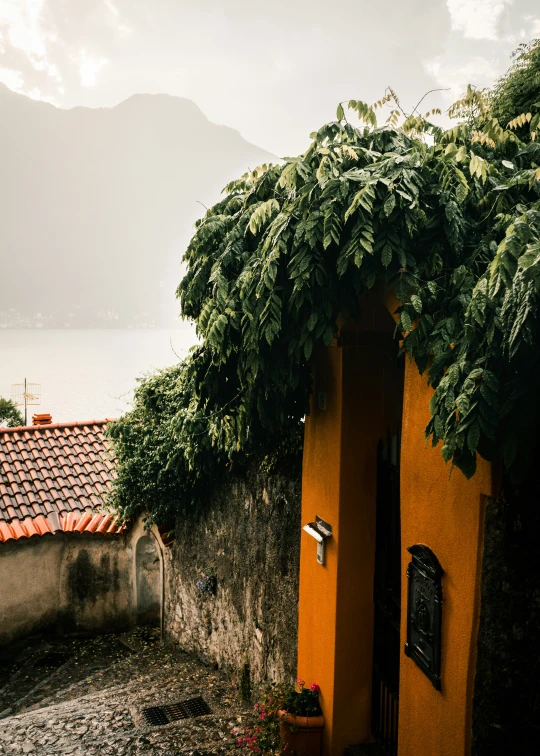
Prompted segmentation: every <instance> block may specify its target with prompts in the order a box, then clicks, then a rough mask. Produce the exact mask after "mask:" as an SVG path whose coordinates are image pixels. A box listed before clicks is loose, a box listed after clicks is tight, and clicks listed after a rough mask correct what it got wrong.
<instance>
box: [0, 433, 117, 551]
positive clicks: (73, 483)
mask: <svg viewBox="0 0 540 756" xmlns="http://www.w3.org/2000/svg"><path fill="white" fill-rule="evenodd" d="M107 422H108V421H107V420H103V421H98V420H91V421H89V422H80V423H78V422H77V423H56V424H49V425H32V426H28V427H22V428H0V543H3V542H6V541H10V540H17V539H19V538H33V537H34V536H43V535H46V534H53V533H57V532H62V531H64V532H68V531H74V532H78V533H83V532H87V533H102V534H107V535H114V534H117V533H119V532H121V531H122V530H123V526H120V525H119V524H118V522H117V521H116V520H115V518H114V517H113V516H112V515H111V514H109V513H108V512H106V511H104V509H103V505H104V502H105V498H106V494H107V492H108V491H109V488H110V485H111V482H112V480H113V479H114V477H115V472H114V459H113V458H112V456H111V452H110V448H109V446H108V443H107V439H106V438H105V435H104V433H103V430H104V428H105V425H106V424H107Z"/></svg>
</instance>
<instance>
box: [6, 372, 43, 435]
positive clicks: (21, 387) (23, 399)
mask: <svg viewBox="0 0 540 756" xmlns="http://www.w3.org/2000/svg"><path fill="white" fill-rule="evenodd" d="M11 401H12V402H13V404H14V405H15V406H16V407H24V424H25V425H28V409H27V408H28V407H32V406H35V407H37V406H38V405H40V404H41V383H29V382H28V381H27V380H26V378H25V379H24V383H13V384H12V385H11Z"/></svg>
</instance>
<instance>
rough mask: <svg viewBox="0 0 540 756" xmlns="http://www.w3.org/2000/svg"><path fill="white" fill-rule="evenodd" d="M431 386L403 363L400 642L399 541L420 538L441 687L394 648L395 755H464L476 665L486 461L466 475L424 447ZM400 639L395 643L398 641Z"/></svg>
mask: <svg viewBox="0 0 540 756" xmlns="http://www.w3.org/2000/svg"><path fill="white" fill-rule="evenodd" d="M431 394H432V390H431V389H430V388H429V386H428V385H427V381H426V378H425V376H420V375H419V374H418V370H417V369H416V366H415V365H414V364H411V363H408V364H407V367H406V378H405V393H404V408H403V426H402V441H401V544H402V555H403V556H402V600H401V608H402V621H401V629H402V641H403V643H404V641H405V627H406V624H405V623H406V611H407V579H406V577H405V572H406V569H407V565H408V563H409V561H410V554H409V553H408V552H407V551H406V547H407V546H412V545H413V544H415V543H423V544H426V545H427V546H429V547H430V548H431V549H432V550H433V551H434V552H435V554H436V555H437V557H438V559H439V561H440V563H441V566H442V567H443V569H444V571H445V574H444V576H443V583H442V585H443V610H442V617H443V620H442V668H441V679H442V690H441V691H440V692H439V691H436V690H435V689H434V688H433V686H432V685H431V683H430V681H429V680H428V679H427V677H426V676H425V675H424V674H422V672H421V671H420V670H419V669H418V667H417V666H416V665H415V663H414V662H413V661H412V660H411V659H409V658H408V657H407V656H405V654H403V653H402V655H401V670H400V696H399V707H400V708H399V756H466V755H467V754H468V753H469V752H470V732H471V704H472V694H473V682H474V673H475V666H476V658H475V653H476V635H477V622H478V616H479V604H480V599H479V597H480V570H481V557H482V546H483V520H484V500H485V495H491V494H494V493H496V492H495V491H494V489H493V483H492V475H491V465H489V464H488V463H487V462H485V461H484V460H479V463H478V469H477V472H476V474H475V475H474V477H473V478H472V479H471V480H467V479H466V478H465V477H464V475H462V473H461V472H459V470H454V471H453V473H452V475H451V476H449V473H450V467H449V466H448V465H446V464H445V463H444V461H443V459H442V457H441V452H440V448H439V447H438V448H435V449H433V448H432V447H431V445H429V446H426V441H425V438H424V428H425V426H426V424H427V422H428V420H429V400H430V398H431ZM403 643H402V645H403Z"/></svg>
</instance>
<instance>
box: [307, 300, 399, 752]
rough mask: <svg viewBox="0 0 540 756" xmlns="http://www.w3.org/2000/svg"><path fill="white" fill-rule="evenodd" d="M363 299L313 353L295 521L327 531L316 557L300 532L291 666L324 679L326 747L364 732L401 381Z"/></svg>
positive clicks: (378, 310)
mask: <svg viewBox="0 0 540 756" xmlns="http://www.w3.org/2000/svg"><path fill="white" fill-rule="evenodd" d="M363 305H364V309H365V323H366V326H365V328H366V330H363V329H353V328H347V327H344V328H343V329H342V331H341V334H340V340H339V343H337V342H336V343H335V344H334V345H333V346H331V347H329V348H328V349H322V350H320V351H318V352H317V354H316V356H315V360H314V365H313V372H314V381H315V382H314V392H313V400H312V405H311V412H310V416H309V417H308V418H307V419H306V430H305V441H304V461H303V479H302V491H303V493H302V524H305V523H306V522H310V521H313V520H314V519H315V516H316V515H318V516H319V517H321V518H322V519H323V520H326V521H327V522H329V523H330V524H331V525H332V527H333V534H332V538H331V539H329V540H328V541H327V546H326V563H325V565H324V566H321V565H320V564H318V563H317V560H316V542H315V540H314V539H313V538H311V537H310V536H309V535H308V534H307V533H305V532H302V537H301V538H302V540H301V560H300V604H299V606H300V612H299V630H298V634H299V639H298V675H299V677H300V678H302V679H304V680H305V681H306V683H307V684H310V683H311V682H312V681H315V682H317V683H318V684H319V685H320V687H321V704H322V707H323V712H324V716H325V730H324V750H325V754H330V755H331V756H333V755H334V754H335V755H336V756H337V754H341V753H343V750H344V748H345V747H346V746H347V745H349V744H352V743H358V742H362V741H366V740H369V739H370V732H371V726H370V722H371V680H372V650H373V574H374V564H375V519H376V518H375V515H376V460H377V444H378V441H379V440H380V439H385V438H386V434H387V430H388V429H391V430H392V431H393V432H395V430H396V424H397V418H398V417H399V411H400V404H401V392H402V385H403V373H402V371H401V370H398V368H397V366H396V350H395V345H394V344H393V340H392V331H393V323H392V320H391V318H390V317H389V315H388V312H387V311H386V310H385V308H384V307H383V306H382V305H381V304H380V303H379V302H378V301H376V300H374V301H370V300H368V298H366V299H365V300H364V302H363ZM367 329H370V330H367ZM371 329H372V330H371ZM321 392H322V393H324V395H325V402H323V403H322V404H321V402H320V399H319V397H320V394H321Z"/></svg>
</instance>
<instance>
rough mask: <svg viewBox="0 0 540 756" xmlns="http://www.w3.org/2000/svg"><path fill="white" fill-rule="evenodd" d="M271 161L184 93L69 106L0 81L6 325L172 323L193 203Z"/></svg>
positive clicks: (0, 277) (0, 249)
mask: <svg viewBox="0 0 540 756" xmlns="http://www.w3.org/2000/svg"><path fill="white" fill-rule="evenodd" d="M275 160H276V158H275V156H273V155H271V154H270V153H268V152H266V151H264V150H262V149H260V148H258V147H256V146H255V145H253V144H250V143H249V142H247V141H246V140H244V139H243V138H242V136H241V135H240V134H239V133H238V132H237V131H235V130H233V129H231V128H228V127H226V126H219V125H216V124H214V123H211V122H210V121H209V120H208V119H207V118H206V116H205V115H204V114H203V113H202V111H201V110H200V109H199V107H198V106H197V105H196V104H195V103H194V102H192V101H191V100H187V99H184V98H180V97H172V96H170V95H145V94H142V95H133V96H132V97H130V98H129V99H127V100H124V101H123V102H121V103H120V104H119V105H116V106H115V107H112V108H96V109H93V108H83V107H76V108H72V109H70V110H62V109H59V108H56V107H54V106H53V105H50V104H48V103H44V102H39V101H36V100H32V99H30V98H28V97H25V96H23V95H20V94H16V93H15V92H12V91H11V90H10V89H8V88H7V87H6V86H5V85H3V84H0V259H1V267H0V327H2V326H3V327H35V326H38V327H39V326H42V327H43V326H44V327H47V326H51V327H67V326H70V327H79V328H80V327H116V328H118V327H152V326H161V327H163V326H170V325H173V324H174V320H175V317H176V316H177V315H178V309H179V308H178V304H177V303H176V302H175V300H174V290H175V288H176V286H177V284H178V282H179V279H180V275H181V272H180V260H181V256H182V253H183V251H184V249H185V246H186V244H187V242H188V241H189V238H190V236H191V234H192V232H193V223H194V222H195V220H196V219H197V218H198V217H200V216H201V214H202V213H203V212H204V208H203V207H201V204H197V203H198V202H200V203H202V204H203V205H209V204H211V203H213V202H215V201H216V200H217V199H218V197H219V191H220V190H221V189H222V188H223V186H224V185H225V184H226V183H227V182H228V181H230V180H231V179H233V178H235V177H236V176H238V175H239V174H240V173H242V172H243V171H245V170H247V169H248V168H255V167H256V166H257V165H260V164H261V163H264V162H271V161H275Z"/></svg>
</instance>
